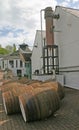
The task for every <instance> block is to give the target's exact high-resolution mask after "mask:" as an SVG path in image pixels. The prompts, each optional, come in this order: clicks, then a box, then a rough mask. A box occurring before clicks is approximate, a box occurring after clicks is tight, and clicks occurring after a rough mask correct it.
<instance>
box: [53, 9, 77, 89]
mask: <svg viewBox="0 0 79 130" xmlns="http://www.w3.org/2000/svg"><path fill="white" fill-rule="evenodd" d="M57 13H59V14H60V18H59V19H58V20H55V21H54V25H55V30H54V35H55V44H58V46H59V67H60V71H61V73H62V74H64V76H65V85H66V86H70V87H74V88H78V89H79V72H78V71H79V60H78V56H79V17H77V16H75V15H72V14H71V13H69V12H68V11H66V10H64V9H62V7H57V8H56V14H57Z"/></svg>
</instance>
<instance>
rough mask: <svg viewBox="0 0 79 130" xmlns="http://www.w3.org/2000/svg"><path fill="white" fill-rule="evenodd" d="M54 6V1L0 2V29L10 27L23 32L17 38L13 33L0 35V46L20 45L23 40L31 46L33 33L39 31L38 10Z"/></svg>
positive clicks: (23, 0)
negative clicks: (0, 44)
mask: <svg viewBox="0 0 79 130" xmlns="http://www.w3.org/2000/svg"><path fill="white" fill-rule="evenodd" d="M56 4H57V2H56V0H49V1H48V0H40V1H37V0H29V1H26V0H22V1H19V0H5V2H4V1H3V0H0V28H3V27H6V26H8V27H9V26H10V27H12V28H15V29H23V30H24V32H20V33H18V36H17V37H14V35H13V32H9V33H8V35H7V36H2V37H1V35H0V41H1V43H2V46H5V45H7V44H12V43H14V42H16V43H19V42H20V44H21V42H22V41H23V39H26V41H27V43H29V44H33V42H34V38H35V32H36V30H37V29H40V10H41V9H43V8H46V7H47V6H51V7H52V8H55V5H56ZM0 34H1V32H0Z"/></svg>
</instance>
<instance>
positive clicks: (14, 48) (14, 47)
mask: <svg viewBox="0 0 79 130" xmlns="http://www.w3.org/2000/svg"><path fill="white" fill-rule="evenodd" d="M15 51H16V45H15V44H13V52H15Z"/></svg>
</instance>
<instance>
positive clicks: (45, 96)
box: [1, 80, 64, 122]
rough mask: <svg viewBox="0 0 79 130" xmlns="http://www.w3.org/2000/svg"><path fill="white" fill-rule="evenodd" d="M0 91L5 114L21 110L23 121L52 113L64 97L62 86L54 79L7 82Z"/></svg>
mask: <svg viewBox="0 0 79 130" xmlns="http://www.w3.org/2000/svg"><path fill="white" fill-rule="evenodd" d="M23 83H24V84H23ZM1 91H2V98H3V105H4V109H5V112H6V114H8V115H9V114H14V113H19V112H21V113H22V116H23V119H24V121H25V122H28V121H35V120H41V119H45V118H47V117H49V116H51V115H53V114H54V112H56V111H57V110H58V109H59V108H60V99H62V98H63V97H64V87H63V86H62V85H61V84H60V83H59V82H56V81H48V82H42V81H37V80H31V81H29V80H28V81H26V82H24V81H23V82H22V81H20V82H19V81H18V82H15V81H14V82H8V83H7V84H6V83H5V84H4V85H2V87H1Z"/></svg>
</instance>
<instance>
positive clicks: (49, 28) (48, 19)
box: [45, 7, 54, 45]
mask: <svg viewBox="0 0 79 130" xmlns="http://www.w3.org/2000/svg"><path fill="white" fill-rule="evenodd" d="M45 23H46V43H47V45H53V44H54V33H53V10H52V8H51V7H47V8H45Z"/></svg>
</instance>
